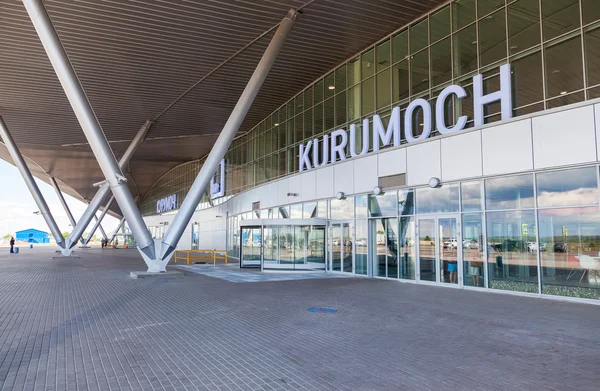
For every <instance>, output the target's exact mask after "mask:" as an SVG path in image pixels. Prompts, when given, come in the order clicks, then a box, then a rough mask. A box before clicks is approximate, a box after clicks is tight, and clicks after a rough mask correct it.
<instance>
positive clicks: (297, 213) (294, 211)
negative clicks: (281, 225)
mask: <svg viewBox="0 0 600 391" xmlns="http://www.w3.org/2000/svg"><path fill="white" fill-rule="evenodd" d="M290 218H291V219H301V218H302V204H294V205H291V206H290Z"/></svg>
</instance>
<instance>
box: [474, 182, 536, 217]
mask: <svg viewBox="0 0 600 391" xmlns="http://www.w3.org/2000/svg"><path fill="white" fill-rule="evenodd" d="M485 204H486V209H487V210H494V209H521V208H533V206H534V199H533V175H517V176H511V177H503V178H494V179H487V180H486V181H485Z"/></svg>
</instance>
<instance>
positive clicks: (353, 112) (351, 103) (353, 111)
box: [348, 86, 360, 121]
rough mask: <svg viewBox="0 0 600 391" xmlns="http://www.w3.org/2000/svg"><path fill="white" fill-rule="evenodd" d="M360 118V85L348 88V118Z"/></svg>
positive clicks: (350, 119)
mask: <svg viewBox="0 0 600 391" xmlns="http://www.w3.org/2000/svg"><path fill="white" fill-rule="evenodd" d="M357 118H360V86H354V87H351V88H350V89H349V90H348V120H349V121H352V120H355V119H357Z"/></svg>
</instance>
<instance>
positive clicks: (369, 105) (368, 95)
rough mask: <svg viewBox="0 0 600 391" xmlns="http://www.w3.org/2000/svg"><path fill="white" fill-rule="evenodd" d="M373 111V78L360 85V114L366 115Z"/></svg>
mask: <svg viewBox="0 0 600 391" xmlns="http://www.w3.org/2000/svg"><path fill="white" fill-rule="evenodd" d="M373 111H375V78H373V77H372V78H370V79H368V80H365V81H363V82H362V84H361V113H362V115H367V114H369V113H371V112H373Z"/></svg>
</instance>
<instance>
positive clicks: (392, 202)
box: [369, 191, 398, 217]
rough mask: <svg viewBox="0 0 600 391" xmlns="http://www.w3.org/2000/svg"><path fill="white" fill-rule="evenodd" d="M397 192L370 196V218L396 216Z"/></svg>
mask: <svg viewBox="0 0 600 391" xmlns="http://www.w3.org/2000/svg"><path fill="white" fill-rule="evenodd" d="M397 202H398V200H397V198H396V192H395V191H391V192H386V193H384V194H380V195H378V196H376V195H374V194H369V217H379V216H396V215H397V214H398V212H397V209H396V204H397Z"/></svg>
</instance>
